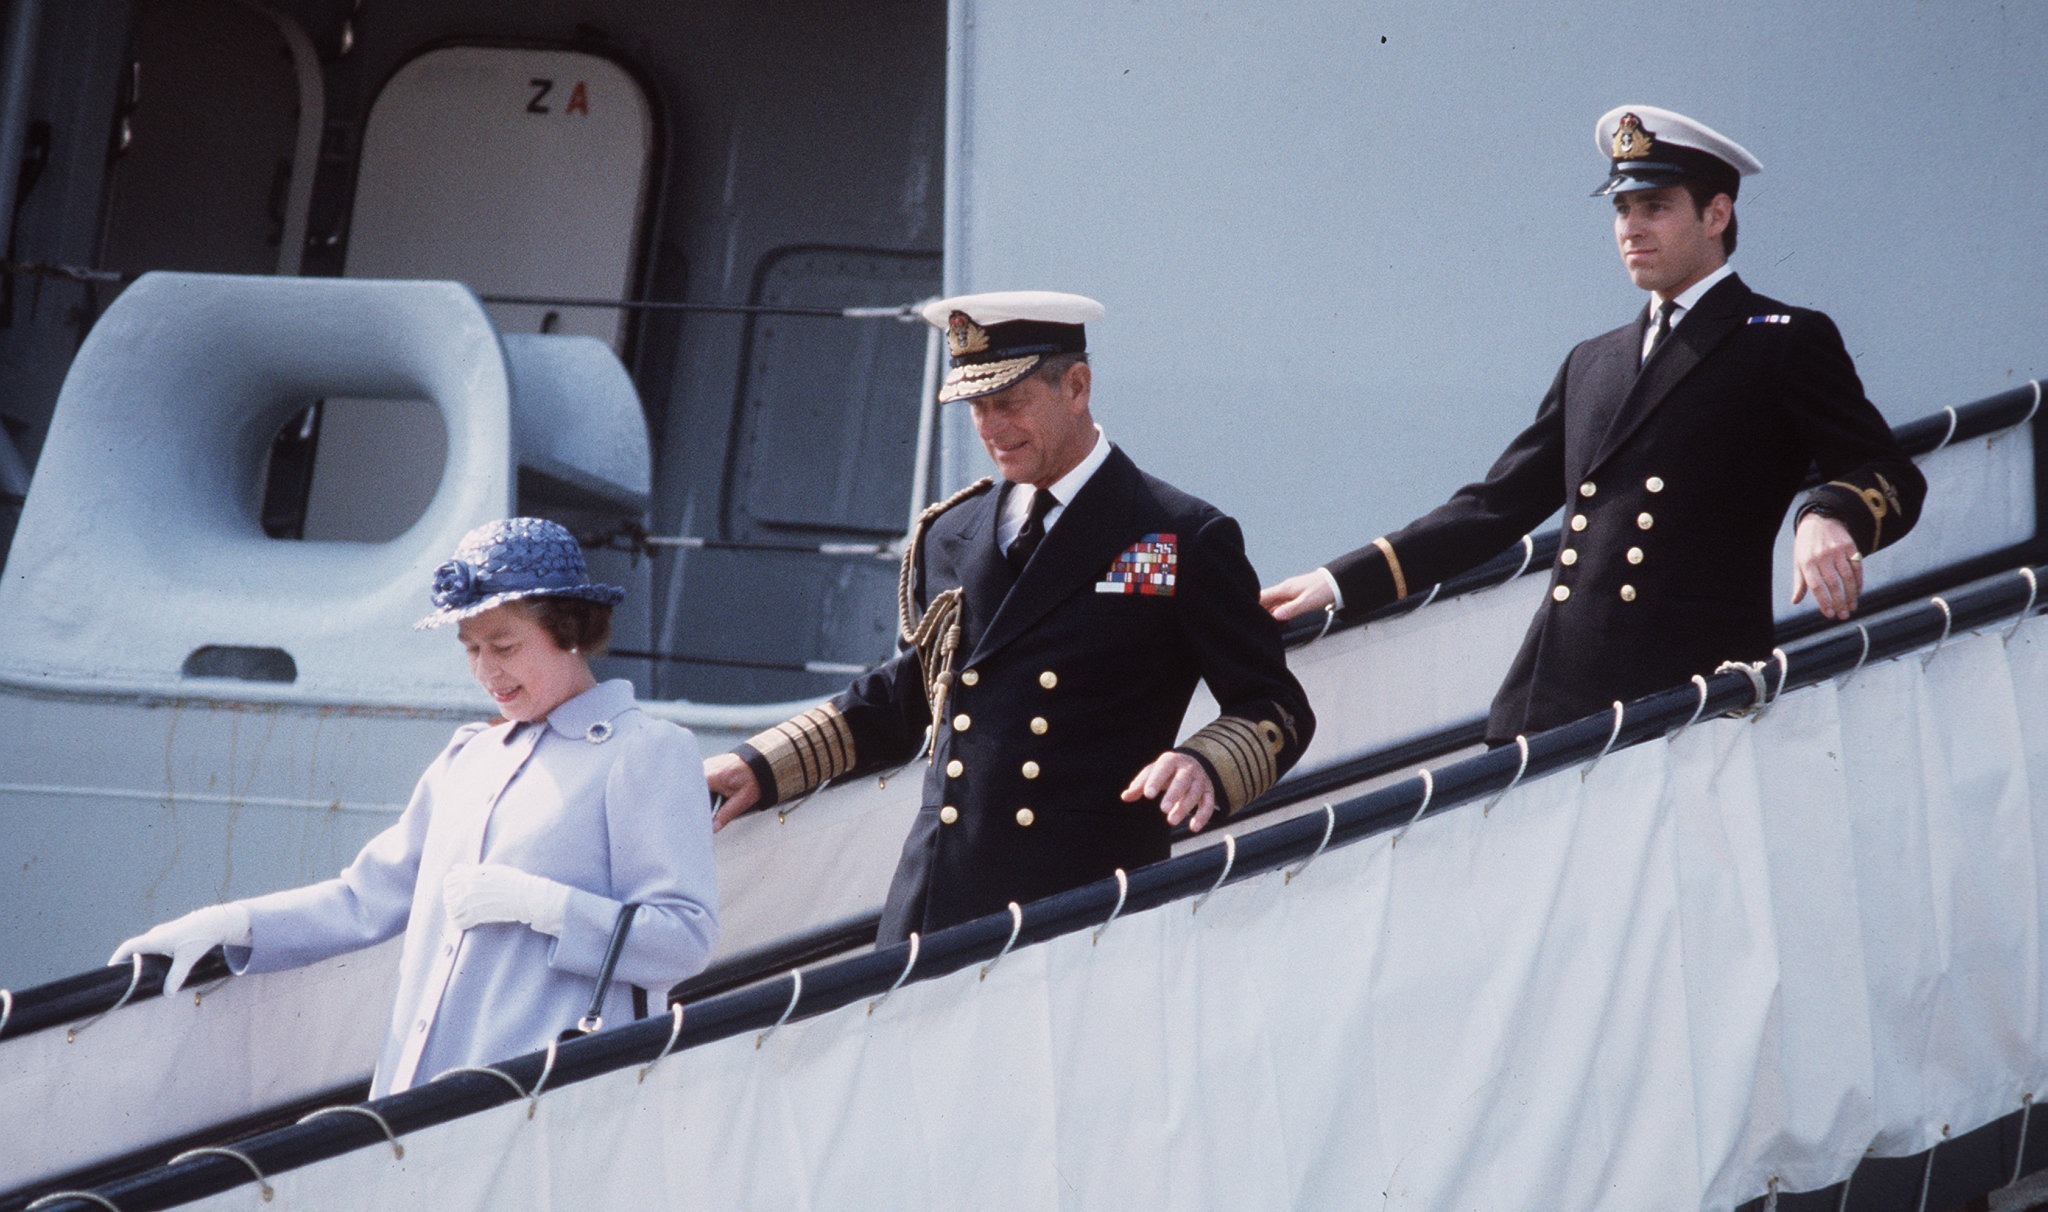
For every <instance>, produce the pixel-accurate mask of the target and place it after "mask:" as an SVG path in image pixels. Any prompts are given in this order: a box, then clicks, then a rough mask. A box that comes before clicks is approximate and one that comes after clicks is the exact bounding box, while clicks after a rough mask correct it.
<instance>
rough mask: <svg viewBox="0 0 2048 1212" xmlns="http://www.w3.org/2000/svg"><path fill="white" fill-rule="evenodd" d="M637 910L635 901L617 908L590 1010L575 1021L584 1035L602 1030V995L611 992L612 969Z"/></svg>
mask: <svg viewBox="0 0 2048 1212" xmlns="http://www.w3.org/2000/svg"><path fill="white" fill-rule="evenodd" d="M639 908H640V904H639V902H637V901H629V902H627V903H626V904H623V905H620V906H619V920H618V921H617V922H615V923H613V925H612V941H611V943H610V944H609V945H607V946H606V947H605V949H604V963H602V964H600V965H598V968H597V993H596V994H595V995H594V996H593V997H591V999H590V1009H589V1010H588V1011H586V1012H585V1013H584V1015H583V1017H582V1018H580V1019H578V1020H576V1029H577V1030H578V1031H581V1032H582V1033H583V1034H585V1035H589V1034H590V1033H591V1032H593V1031H600V1030H603V1028H604V995H605V994H607V993H609V992H611V988H612V969H614V968H617V967H618V966H619V952H621V951H623V950H625V949H626V932H627V931H629V930H631V929H632V928H633V914H634V913H635V912H636V911H637V910H638V909H639Z"/></svg>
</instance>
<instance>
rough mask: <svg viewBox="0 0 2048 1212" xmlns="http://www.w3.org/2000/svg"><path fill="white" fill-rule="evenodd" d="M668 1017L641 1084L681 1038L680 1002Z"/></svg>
mask: <svg viewBox="0 0 2048 1212" xmlns="http://www.w3.org/2000/svg"><path fill="white" fill-rule="evenodd" d="M911 937H912V938H915V937H917V936H916V935H912V936H911ZM668 1015H669V1018H670V1019H671V1020H672V1021H671V1022H670V1023H669V1028H668V1042H667V1043H665V1044H663V1045H662V1046H661V1051H659V1052H657V1053H655V1054H654V1059H653V1060H651V1061H648V1062H647V1063H646V1064H644V1065H642V1066H640V1079H639V1080H640V1081H642V1082H644V1081H646V1080H647V1075H648V1074H650V1073H652V1072H654V1067H655V1066H656V1065H658V1064H660V1063H661V1062H663V1061H665V1060H667V1059H668V1054H669V1053H671V1052H673V1051H675V1050H676V1041H677V1040H679V1039H681V1038H682V1037H683V1004H682V1003H681V1002H671V1003H669V1007H668ZM636 1084H637V1083H636Z"/></svg>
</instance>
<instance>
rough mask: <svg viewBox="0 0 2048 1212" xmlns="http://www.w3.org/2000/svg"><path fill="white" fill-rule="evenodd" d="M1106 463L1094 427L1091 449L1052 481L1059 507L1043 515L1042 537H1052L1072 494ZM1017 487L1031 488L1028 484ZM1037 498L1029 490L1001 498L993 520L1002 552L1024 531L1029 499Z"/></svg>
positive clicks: (1103, 443) (1105, 446) (1105, 448)
mask: <svg viewBox="0 0 2048 1212" xmlns="http://www.w3.org/2000/svg"><path fill="white" fill-rule="evenodd" d="M1108 461H1109V439H1108V438H1105V437H1103V436H1102V426H1100V425H1097V426H1096V427H1095V445H1093V446H1091V447H1089V448H1088V453H1087V454H1086V455H1084V456H1083V457H1082V459H1081V461H1080V462H1079V463H1077V464H1075V465H1074V470H1072V471H1070V472H1068V473H1067V474H1065V475H1063V476H1061V477H1060V478H1059V479H1057V480H1054V481H1053V484H1052V495H1053V496H1054V497H1055V498H1056V499H1057V500H1058V501H1059V504H1057V505H1055V506H1053V507H1052V509H1051V510H1049V511H1048V512H1047V513H1046V515H1045V533H1047V534H1051V533H1052V528H1053V524H1054V523H1055V522H1058V521H1059V520H1060V515H1061V514H1063V513H1065V512H1067V502H1069V501H1071V500H1073V499H1074V494H1075V493H1077V492H1079V491H1081V486H1082V485H1083V484H1086V483H1087V482H1088V477H1090V476H1092V475H1094V474H1095V472H1096V469H1097V468H1099V467H1101V466H1102V465H1103V464H1104V463H1106V462H1108ZM1018 487H1019V488H1031V486H1030V485H1028V484H1024V485H1019V486H1018ZM1037 495H1038V490H1037V489H1036V488H1032V489H1031V491H1030V492H1018V491H1015V490H1012V491H1011V492H1010V493H1008V494H1007V495H1005V496H1004V497H1003V516H1002V517H1000V518H998V519H996V543H997V545H998V546H1000V547H1001V548H1002V549H1003V550H1004V551H1008V550H1009V549H1010V542H1011V541H1012V540H1013V539H1015V538H1016V537H1017V532H1018V531H1020V530H1022V529H1024V519H1025V518H1027V517H1029V516H1030V514H1031V499H1032V498H1033V497H1035V496H1037Z"/></svg>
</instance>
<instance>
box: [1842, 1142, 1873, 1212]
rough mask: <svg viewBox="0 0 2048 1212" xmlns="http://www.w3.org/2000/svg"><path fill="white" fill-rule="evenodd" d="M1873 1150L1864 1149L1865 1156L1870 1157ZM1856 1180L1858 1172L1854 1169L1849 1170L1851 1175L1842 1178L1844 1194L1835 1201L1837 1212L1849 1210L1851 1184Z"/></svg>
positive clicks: (1847, 1211)
mask: <svg viewBox="0 0 2048 1212" xmlns="http://www.w3.org/2000/svg"><path fill="white" fill-rule="evenodd" d="M1871 1152H1872V1150H1869V1149H1865V1150H1864V1151H1863V1156H1864V1157H1866V1158H1868V1157H1869V1156H1870V1155H1871ZM1855 1181H1856V1172H1855V1171H1854V1170H1851V1171H1849V1177H1847V1178H1845V1179H1843V1180H1842V1195H1841V1198H1840V1199H1838V1200H1836V1201H1835V1212H1849V1187H1850V1184H1852V1183H1854V1182H1855Z"/></svg>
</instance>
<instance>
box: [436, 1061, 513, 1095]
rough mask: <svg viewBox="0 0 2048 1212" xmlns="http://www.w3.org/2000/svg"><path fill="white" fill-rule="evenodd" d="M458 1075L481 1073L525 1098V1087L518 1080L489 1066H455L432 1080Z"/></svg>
mask: <svg viewBox="0 0 2048 1212" xmlns="http://www.w3.org/2000/svg"><path fill="white" fill-rule="evenodd" d="M458 1073H482V1074H484V1075H486V1076H489V1077H495V1078H497V1079H498V1080H499V1081H501V1082H504V1083H505V1084H506V1085H508V1086H510V1087H512V1093H514V1094H516V1095H518V1096H519V1097H521V1098H525V1097H526V1087H525V1086H522V1085H520V1084H519V1079H518V1078H516V1077H513V1076H512V1075H511V1074H510V1073H507V1072H505V1071H504V1070H503V1069H493V1068H492V1067H490V1066H489V1065H457V1066H455V1067H454V1068H453V1069H443V1070H441V1071H440V1072H439V1073H436V1074H435V1075H434V1080H435V1081H440V1080H441V1079H442V1078H444V1077H454V1076H455V1075H456V1074H458Z"/></svg>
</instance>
